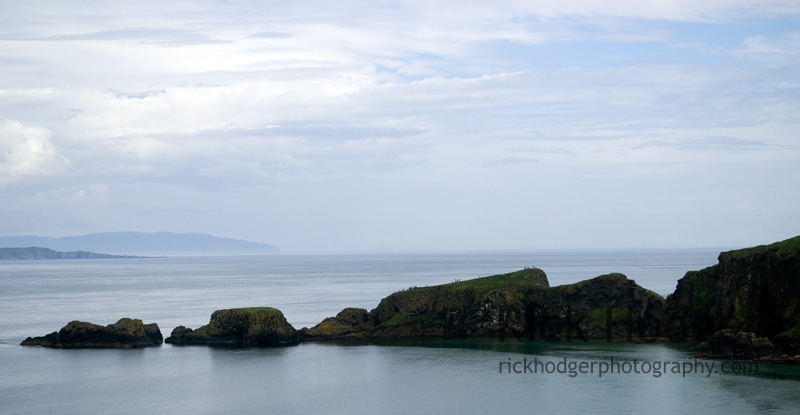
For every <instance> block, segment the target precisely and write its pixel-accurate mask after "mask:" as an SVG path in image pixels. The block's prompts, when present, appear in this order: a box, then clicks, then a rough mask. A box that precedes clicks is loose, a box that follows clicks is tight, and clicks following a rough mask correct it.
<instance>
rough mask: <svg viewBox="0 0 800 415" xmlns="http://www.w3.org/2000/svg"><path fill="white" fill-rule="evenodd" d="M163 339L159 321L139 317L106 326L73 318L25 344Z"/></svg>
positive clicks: (98, 344) (102, 345) (130, 343)
mask: <svg viewBox="0 0 800 415" xmlns="http://www.w3.org/2000/svg"><path fill="white" fill-rule="evenodd" d="M163 341H164V338H163V337H162V335H161V330H160V329H159V328H158V324H156V323H151V324H144V323H142V320H139V319H131V318H121V319H120V320H119V321H117V322H116V323H114V324H109V325H107V326H101V325H98V324H92V323H87V322H84V321H71V322H69V323H68V324H67V325H66V326H64V327H63V328H61V330H59V331H54V332H52V333H50V334H48V335H45V336H42V337H28V338H27V339H25V340H24V341H23V342H22V345H23V346H44V347H54V348H60V349H86V348H93V349H128V348H139V347H148V346H158V345H160V344H161V343H163Z"/></svg>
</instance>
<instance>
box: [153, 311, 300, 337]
mask: <svg viewBox="0 0 800 415" xmlns="http://www.w3.org/2000/svg"><path fill="white" fill-rule="evenodd" d="M299 342H300V335H299V333H298V332H297V330H295V329H294V327H292V325H291V324H289V323H288V322H287V321H286V318H285V317H284V316H283V313H281V311H280V310H278V309H275V308H271V307H253V308H233V309H226V310H217V311H215V312H214V313H213V314H211V321H210V322H209V323H208V324H207V325H205V326H202V327H200V328H198V329H197V330H192V329H190V328H186V327H184V326H178V327H176V328H175V329H174V330H172V334H171V335H170V336H169V337H167V339H166V343H171V344H207V345H220V346H290V345H294V344H297V343H299Z"/></svg>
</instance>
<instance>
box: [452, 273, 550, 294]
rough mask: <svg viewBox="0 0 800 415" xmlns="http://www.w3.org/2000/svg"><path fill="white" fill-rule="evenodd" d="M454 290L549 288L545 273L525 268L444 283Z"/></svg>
mask: <svg viewBox="0 0 800 415" xmlns="http://www.w3.org/2000/svg"><path fill="white" fill-rule="evenodd" d="M444 286H445V287H448V288H452V289H455V290H474V291H491V290H495V289H498V288H510V287H519V288H549V287H550V283H549V282H548V281H547V275H546V274H545V273H544V271H542V270H540V269H538V268H525V269H523V270H519V271H515V272H511V273H508V274H500V275H492V276H490V277H481V278H474V279H471V280H466V281H458V282H452V283H450V284H445V285H444Z"/></svg>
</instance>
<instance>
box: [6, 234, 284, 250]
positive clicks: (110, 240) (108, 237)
mask: <svg viewBox="0 0 800 415" xmlns="http://www.w3.org/2000/svg"><path fill="white" fill-rule="evenodd" d="M3 247H5V248H19V247H41V248H48V249H52V250H54V251H63V252H71V251H89V252H103V253H105V254H108V255H194V254H205V255H209V254H211V255H220V254H261V253H270V252H278V251H279V249H278V247H276V246H275V245H269V244H263V243H258V242H250V241H243V240H240V239H231V238H220V237H216V236H213V235H208V234H202V233H172V232H155V233H146V232H104V233H92V234H87V235H79V236H66V237H62V238H50V237H42V236H0V248H3Z"/></svg>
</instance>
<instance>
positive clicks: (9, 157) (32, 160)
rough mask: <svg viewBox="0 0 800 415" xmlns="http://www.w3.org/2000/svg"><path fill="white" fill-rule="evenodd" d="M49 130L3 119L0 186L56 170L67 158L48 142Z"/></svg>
mask: <svg viewBox="0 0 800 415" xmlns="http://www.w3.org/2000/svg"><path fill="white" fill-rule="evenodd" d="M50 136H51V133H50V131H49V130H47V129H44V128H39V127H30V126H25V125H23V124H22V123H21V122H19V121H15V120H5V121H3V124H2V125H0V185H2V184H8V183H13V182H15V181H18V180H21V179H24V178H26V177H32V176H43V175H50V174H53V173H56V172H58V171H59V170H60V169H61V168H62V167H63V166H65V165H66V164H68V163H69V161H68V160H67V159H66V158H65V157H64V156H61V155H59V154H58V152H57V151H56V149H55V147H53V144H52V143H51V142H50Z"/></svg>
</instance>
